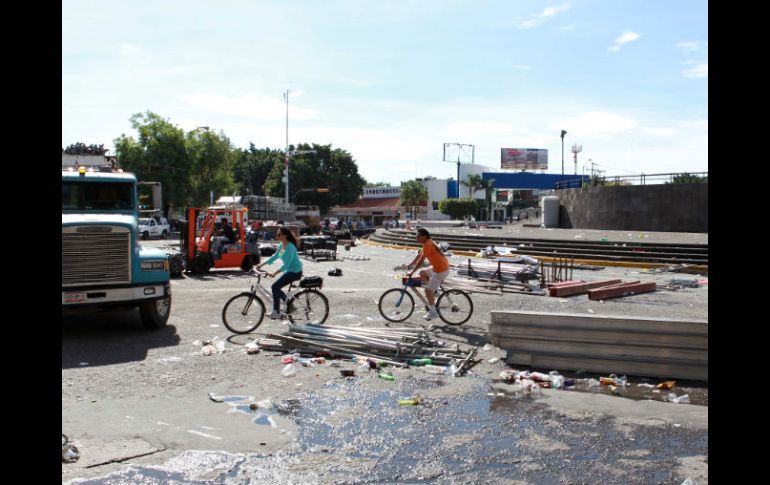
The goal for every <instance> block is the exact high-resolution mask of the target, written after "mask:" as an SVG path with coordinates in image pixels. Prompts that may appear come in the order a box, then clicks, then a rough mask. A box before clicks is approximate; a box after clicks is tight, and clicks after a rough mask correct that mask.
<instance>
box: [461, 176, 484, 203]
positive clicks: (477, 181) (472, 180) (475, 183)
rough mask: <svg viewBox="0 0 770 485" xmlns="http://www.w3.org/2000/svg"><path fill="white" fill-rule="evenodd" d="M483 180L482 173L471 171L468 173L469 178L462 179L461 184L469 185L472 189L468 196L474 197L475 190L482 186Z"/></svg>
mask: <svg viewBox="0 0 770 485" xmlns="http://www.w3.org/2000/svg"><path fill="white" fill-rule="evenodd" d="M482 182H483V180H481V175H479V174H475V173H471V174H468V180H467V181H465V180H463V181H461V182H460V184H461V185H464V186H466V187H468V188H469V189H470V194H468V197H470V198H473V194H474V192H476V191H477V190H479V189H480V188H481V183H482Z"/></svg>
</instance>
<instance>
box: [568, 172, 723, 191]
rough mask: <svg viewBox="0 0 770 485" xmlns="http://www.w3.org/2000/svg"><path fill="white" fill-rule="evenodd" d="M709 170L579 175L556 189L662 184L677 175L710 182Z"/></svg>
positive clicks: (700, 181) (672, 179)
mask: <svg viewBox="0 0 770 485" xmlns="http://www.w3.org/2000/svg"><path fill="white" fill-rule="evenodd" d="M708 174H709V173H708V172H673V173H651V174H645V173H642V174H639V175H612V176H606V175H605V176H601V177H593V178H591V177H588V176H585V177H578V178H573V179H570V180H561V181H559V182H556V183H555V184H554V189H556V190H561V189H575V188H580V187H597V186H617V185H662V184H667V183H674V180H675V178H676V177H678V176H679V177H683V176H685V175H689V176H691V177H693V181H694V182H695V181H696V180H698V179H699V181H698V182H695V183H708Z"/></svg>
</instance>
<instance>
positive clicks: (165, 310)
mask: <svg viewBox="0 0 770 485" xmlns="http://www.w3.org/2000/svg"><path fill="white" fill-rule="evenodd" d="M139 314H140V315H141V316H142V325H143V326H144V327H145V328H163V327H165V326H166V322H168V317H169V315H170V314H171V295H169V296H167V297H166V298H160V299H158V300H152V301H146V302H144V303H142V304H141V305H139Z"/></svg>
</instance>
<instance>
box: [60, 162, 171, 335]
mask: <svg viewBox="0 0 770 485" xmlns="http://www.w3.org/2000/svg"><path fill="white" fill-rule="evenodd" d="M137 201H138V196H137V180H136V177H135V176H134V175H133V174H131V173H123V172H122V170H120V169H114V168H112V167H101V168H95V167H90V168H87V167H77V168H76V167H64V166H63V167H62V313H63V314H66V313H92V312H96V311H101V310H118V309H126V308H138V309H139V313H140V315H141V320H142V324H143V325H144V326H145V327H147V328H160V327H163V326H165V325H166V323H167V322H168V317H169V315H170V313H171V285H170V282H169V281H170V277H169V262H168V256H167V255H166V253H164V252H163V251H161V250H159V249H155V248H143V247H141V244H140V243H139V233H138V215H139V211H138V202H137Z"/></svg>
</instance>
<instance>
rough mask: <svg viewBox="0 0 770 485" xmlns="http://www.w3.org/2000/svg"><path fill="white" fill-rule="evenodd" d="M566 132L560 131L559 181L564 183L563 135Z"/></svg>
mask: <svg viewBox="0 0 770 485" xmlns="http://www.w3.org/2000/svg"><path fill="white" fill-rule="evenodd" d="M566 134H567V130H561V181H562V183H564V135H566Z"/></svg>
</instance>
